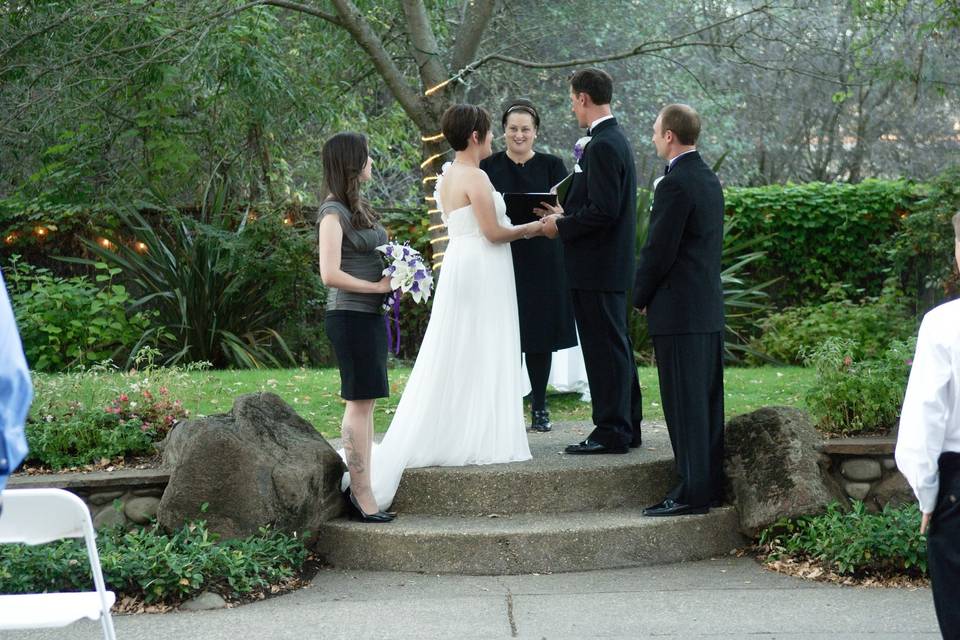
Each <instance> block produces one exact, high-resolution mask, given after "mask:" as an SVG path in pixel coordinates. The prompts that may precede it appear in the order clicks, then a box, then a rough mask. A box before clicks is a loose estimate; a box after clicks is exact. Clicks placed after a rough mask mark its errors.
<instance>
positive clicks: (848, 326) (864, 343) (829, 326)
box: [751, 279, 917, 364]
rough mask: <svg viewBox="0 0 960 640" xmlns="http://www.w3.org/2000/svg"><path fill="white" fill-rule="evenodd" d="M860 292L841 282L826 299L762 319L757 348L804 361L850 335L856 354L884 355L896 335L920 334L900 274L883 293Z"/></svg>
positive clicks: (865, 356)
mask: <svg viewBox="0 0 960 640" xmlns="http://www.w3.org/2000/svg"><path fill="white" fill-rule="evenodd" d="M857 293H860V292H857V291H851V288H850V287H847V286H844V285H842V284H840V283H835V284H834V285H833V286H831V287H830V290H829V291H828V292H827V294H826V295H825V297H824V298H825V299H824V301H823V302H822V303H819V304H815V305H810V306H803V307H789V308H787V309H784V310H783V311H780V312H777V313H774V314H771V315H770V316H768V317H767V318H765V319H764V320H762V321H761V322H760V330H761V334H760V336H759V337H758V338H757V339H756V340H754V341H753V342H752V344H751V346H752V347H753V349H754V350H755V351H757V352H760V353H762V354H765V355H766V356H768V357H769V358H772V359H773V360H776V361H778V362H782V363H786V364H801V363H802V362H803V356H802V353H804V352H810V351H812V350H813V349H815V348H816V347H817V346H818V345H820V344H822V343H823V341H824V340H826V339H827V338H830V337H837V338H843V339H846V340H849V341H850V343H851V347H850V355H851V356H852V357H853V358H854V359H870V358H877V357H879V356H880V355H881V354H882V353H883V352H884V351H886V349H887V348H888V347H889V346H890V344H891V343H892V342H893V341H894V340H905V339H907V338H908V337H910V336H911V335H914V334H915V333H916V328H917V322H916V319H915V318H914V316H913V313H912V310H911V309H910V308H909V307H908V305H907V303H906V301H905V299H904V297H903V295H902V293H901V291H900V290H899V288H898V287H897V282H896V280H894V279H888V280H887V281H886V282H885V284H884V288H883V292H882V293H881V294H880V295H879V296H867V297H865V298H863V299H861V300H859V301H855V296H856V294H857Z"/></svg>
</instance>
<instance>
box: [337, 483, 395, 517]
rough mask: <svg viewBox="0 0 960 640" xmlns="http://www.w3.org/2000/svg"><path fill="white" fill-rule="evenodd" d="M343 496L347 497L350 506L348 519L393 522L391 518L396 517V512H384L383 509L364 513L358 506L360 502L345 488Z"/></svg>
mask: <svg viewBox="0 0 960 640" xmlns="http://www.w3.org/2000/svg"><path fill="white" fill-rule="evenodd" d="M344 496H346V498H347V505H348V506H349V507H350V519H351V520H356V521H358V522H369V523H384V522H393V519H394V518H396V517H397V516H396V514H390V513H385V512H383V511H378V512H376V513H372V514H366V513H364V512H363V509H361V508H360V504H359V503H358V502H357V499H356V498H355V497H354V496H353V491H351V490H350V489H347V490H346V491H345V492H344Z"/></svg>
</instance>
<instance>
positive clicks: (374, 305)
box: [319, 133, 394, 522]
mask: <svg viewBox="0 0 960 640" xmlns="http://www.w3.org/2000/svg"><path fill="white" fill-rule="evenodd" d="M372 164H373V163H372V161H371V159H370V154H369V152H368V148H367V139H366V137H364V136H363V135H362V134H359V133H338V134H336V135H335V136H333V137H332V138H330V139H329V140H328V141H327V143H326V144H324V145H323V178H324V192H325V193H326V194H327V196H326V199H325V200H324V202H323V204H321V205H320V223H319V249H320V277H321V278H322V279H323V284H325V285H326V286H327V289H328V292H327V310H326V314H325V315H326V330H327V336H328V337H329V338H330V342H331V344H332V345H333V349H334V352H335V353H336V355H337V365H338V367H339V369H340V394H341V396H342V397H343V399H344V400H345V401H346V409H345V411H344V413H343V423H342V426H341V433H342V436H343V448H344V457H345V458H346V462H347V470H348V471H349V473H350V489H348V491H347V493H346V494H345V495H346V497H347V499H348V500H349V505H348V506H349V507H350V509H351V513H352V514H353V515H354V516H356V517H357V518H358V519H359V520H361V521H363V522H390V521H391V520H393V518H394V514H392V513H387V512H384V511H381V510H380V507H379V506H378V505H377V502H376V500H375V499H374V497H373V492H372V491H371V489H370V458H371V451H372V447H373V408H374V403H375V402H376V399H377V398H383V397H386V396H388V395H389V387H388V385H387V336H386V326H385V324H384V319H383V310H382V306H383V300H384V294H386V293H389V292H390V278H389V277H387V276H384V275H382V274H383V260H382V258H381V254H380V253H379V252H378V251H377V250H376V247H377V246H379V245H381V244H384V243H385V242H386V241H387V232H386V230H385V229H384V228H383V225H381V224H380V222H379V218H380V216H379V215H378V214H377V213H376V211H374V210H373V208H372V207H371V206H370V205H369V203H367V201H366V200H364V199H363V198H362V197H361V196H360V183H361V182H364V181H366V180H369V179H370V170H371V167H372Z"/></svg>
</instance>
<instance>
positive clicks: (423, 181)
mask: <svg viewBox="0 0 960 640" xmlns="http://www.w3.org/2000/svg"><path fill="white" fill-rule="evenodd" d="M436 179H437V176H427V177H426V178H424V179H423V180H421V181H420V182H422V183H423V184H427V183H428V182H430V181H432V180H436Z"/></svg>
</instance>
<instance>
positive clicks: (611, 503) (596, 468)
mask: <svg viewBox="0 0 960 640" xmlns="http://www.w3.org/2000/svg"><path fill="white" fill-rule="evenodd" d="M587 427H588V425H583V424H560V425H557V426H556V428H555V429H554V430H553V431H552V432H550V433H545V434H540V433H531V434H530V435H529V441H530V451H531V453H532V454H533V459H532V460H528V461H526V462H514V463H510V464H491V465H482V466H469V467H428V468H424V469H408V470H406V471H405V472H404V474H403V479H402V480H401V482H400V487H399V489H398V491H397V496H396V498H395V499H394V502H393V505H392V506H391V509H392V510H394V511H397V512H400V513H403V514H420V515H437V516H441V515H489V514H501V515H502V514H515V513H531V512H537V513H539V512H542V513H565V512H573V511H597V510H602V509H612V508H617V507H644V506H647V505H650V504H654V503H656V502H659V501H660V500H661V499H663V496H664V495H665V494H666V493H667V491H669V489H670V488H671V487H673V485H674V484H675V482H676V476H675V473H674V467H673V454H672V451H671V449H670V440H669V437H668V435H667V432H666V428H665V427H664V426H662V425H649V426H648V427H647V428H645V429H644V434H643V437H644V442H643V445H642V446H641V447H640V448H638V449H632V450H631V451H630V453H627V454H623V455H599V456H598V455H594V456H570V455H566V454H564V453H563V449H564V447H565V446H566V445H568V444H571V443H573V442H578V441H580V440H583V439H584V438H585V437H586V435H587V434H588V433H589V430H588V429H587Z"/></svg>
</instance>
